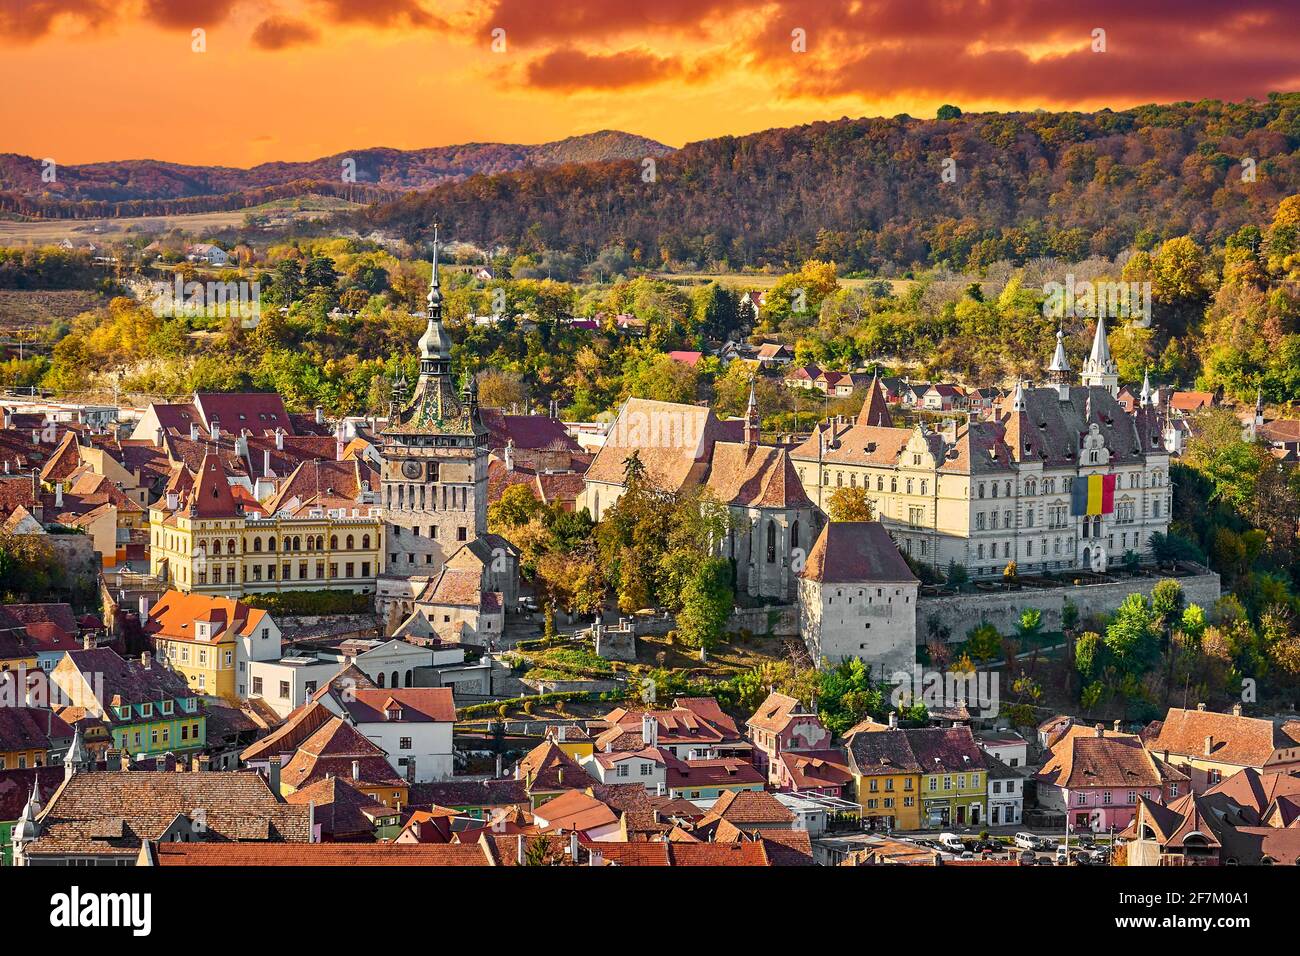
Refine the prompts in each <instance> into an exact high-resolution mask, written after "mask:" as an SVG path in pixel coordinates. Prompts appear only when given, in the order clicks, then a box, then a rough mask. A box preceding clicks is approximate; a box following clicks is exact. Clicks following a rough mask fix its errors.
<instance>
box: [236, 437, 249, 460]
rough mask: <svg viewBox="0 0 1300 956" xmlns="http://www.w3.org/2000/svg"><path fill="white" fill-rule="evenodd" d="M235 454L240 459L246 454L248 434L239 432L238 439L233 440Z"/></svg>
mask: <svg viewBox="0 0 1300 956" xmlns="http://www.w3.org/2000/svg"><path fill="white" fill-rule="evenodd" d="M235 454H236V455H239V456H240V457H241V458H243V457H245V456H246V455H247V454H248V432H247V431H241V432H240V433H239V437H237V438H236V439H235Z"/></svg>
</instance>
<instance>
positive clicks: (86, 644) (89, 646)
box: [81, 634, 95, 651]
mask: <svg viewBox="0 0 1300 956" xmlns="http://www.w3.org/2000/svg"><path fill="white" fill-rule="evenodd" d="M81 648H82V650H86V651H93V650H94V649H95V635H93V634H83V635H81Z"/></svg>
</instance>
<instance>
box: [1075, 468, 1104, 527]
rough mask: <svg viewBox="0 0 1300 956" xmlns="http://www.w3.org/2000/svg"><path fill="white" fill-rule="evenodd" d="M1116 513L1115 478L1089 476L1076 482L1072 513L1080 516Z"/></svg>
mask: <svg viewBox="0 0 1300 956" xmlns="http://www.w3.org/2000/svg"><path fill="white" fill-rule="evenodd" d="M1114 511H1115V476H1114V475H1088V476H1087V477H1086V478H1079V479H1077V480H1076V481H1075V482H1074V488H1073V490H1072V499H1071V501H1070V513H1071V514H1073V515H1074V516H1075V517H1078V516H1079V515H1108V514H1112V513H1113V512H1114Z"/></svg>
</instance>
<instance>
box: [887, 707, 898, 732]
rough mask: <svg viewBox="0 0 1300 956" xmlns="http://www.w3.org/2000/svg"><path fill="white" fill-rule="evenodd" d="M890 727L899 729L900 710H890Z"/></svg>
mask: <svg viewBox="0 0 1300 956" xmlns="http://www.w3.org/2000/svg"><path fill="white" fill-rule="evenodd" d="M889 729H890V730H897V729H898V711H896V710H891V711H890V712H889Z"/></svg>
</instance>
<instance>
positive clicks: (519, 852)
mask: <svg viewBox="0 0 1300 956" xmlns="http://www.w3.org/2000/svg"><path fill="white" fill-rule="evenodd" d="M515 863H517V864H518V865H519V866H523V865H524V835H523V834H522V833H521V834H519V835H518V836H517V837H515Z"/></svg>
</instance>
